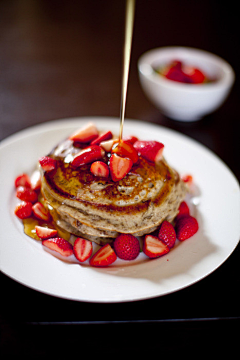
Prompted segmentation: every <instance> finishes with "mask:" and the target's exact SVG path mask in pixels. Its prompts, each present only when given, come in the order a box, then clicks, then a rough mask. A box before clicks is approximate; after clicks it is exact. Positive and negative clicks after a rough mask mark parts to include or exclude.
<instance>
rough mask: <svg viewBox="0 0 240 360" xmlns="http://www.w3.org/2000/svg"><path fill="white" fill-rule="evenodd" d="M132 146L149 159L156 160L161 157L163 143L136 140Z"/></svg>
mask: <svg viewBox="0 0 240 360" xmlns="http://www.w3.org/2000/svg"><path fill="white" fill-rule="evenodd" d="M133 146H134V147H135V149H136V150H137V151H138V153H140V154H141V155H142V157H144V158H145V159H147V160H149V161H152V162H158V161H160V160H161V159H162V154H163V149H164V145H163V144H162V143H160V142H158V141H147V140H146V141H136V142H135V143H134V145H133Z"/></svg>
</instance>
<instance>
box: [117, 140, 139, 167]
mask: <svg viewBox="0 0 240 360" xmlns="http://www.w3.org/2000/svg"><path fill="white" fill-rule="evenodd" d="M112 153H114V154H117V155H119V156H121V157H124V158H129V159H131V160H132V162H133V163H136V162H137V161H138V153H137V150H136V149H135V148H134V147H133V145H132V144H131V143H129V142H125V141H120V142H119V143H117V144H116V145H114V146H113V148H112Z"/></svg>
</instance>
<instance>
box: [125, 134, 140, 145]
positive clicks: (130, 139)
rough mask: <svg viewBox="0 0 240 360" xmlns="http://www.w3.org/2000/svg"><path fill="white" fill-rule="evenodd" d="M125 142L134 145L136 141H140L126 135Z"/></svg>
mask: <svg viewBox="0 0 240 360" xmlns="http://www.w3.org/2000/svg"><path fill="white" fill-rule="evenodd" d="M123 141H124V142H126V141H127V142H130V143H131V144H132V145H133V144H134V143H135V142H136V141H138V138H137V137H136V136H134V135H126V136H124V137H123Z"/></svg>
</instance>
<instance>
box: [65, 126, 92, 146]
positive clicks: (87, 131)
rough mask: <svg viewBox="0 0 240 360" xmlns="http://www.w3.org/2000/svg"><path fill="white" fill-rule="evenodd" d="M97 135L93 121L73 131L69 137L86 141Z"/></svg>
mask: <svg viewBox="0 0 240 360" xmlns="http://www.w3.org/2000/svg"><path fill="white" fill-rule="evenodd" d="M97 137H98V129H97V127H96V126H95V125H94V124H93V123H89V124H87V125H85V126H83V127H82V128H80V129H78V130H77V131H76V132H74V133H73V134H72V135H71V136H70V137H69V139H70V140H73V141H78V142H83V143H87V142H90V141H92V140H94V139H96V138H97Z"/></svg>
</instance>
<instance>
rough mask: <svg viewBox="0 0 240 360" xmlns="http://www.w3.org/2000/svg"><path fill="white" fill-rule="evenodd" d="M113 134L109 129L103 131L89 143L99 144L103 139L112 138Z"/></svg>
mask: <svg viewBox="0 0 240 360" xmlns="http://www.w3.org/2000/svg"><path fill="white" fill-rule="evenodd" d="M112 137H113V134H112V132H111V131H106V132H105V133H103V134H101V135H99V136H98V137H97V138H96V139H95V140H93V141H92V142H91V145H99V144H100V143H101V142H103V141H107V140H110V139H112Z"/></svg>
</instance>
